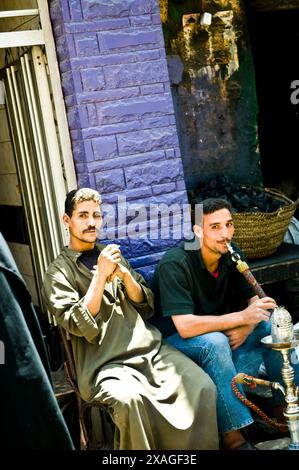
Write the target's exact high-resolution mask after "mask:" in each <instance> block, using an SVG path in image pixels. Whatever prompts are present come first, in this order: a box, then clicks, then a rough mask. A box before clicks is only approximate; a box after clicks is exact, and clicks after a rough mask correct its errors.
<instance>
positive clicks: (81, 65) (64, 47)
mask: <svg viewBox="0 0 299 470" xmlns="http://www.w3.org/2000/svg"><path fill="white" fill-rule="evenodd" d="M49 7H50V14H51V20H52V25H53V32H54V37H55V42H56V48H57V56H58V61H59V67H60V72H61V78H62V86H63V93H64V98H65V105H66V109H67V116H68V123H69V129H70V133H71V140H72V146H73V155H74V161H75V166H76V172H77V178H78V186H79V187H84V186H90V187H93V188H96V189H98V190H99V191H100V193H101V194H102V198H103V202H104V203H111V204H115V203H116V202H117V198H118V196H123V197H126V200H127V203H128V204H129V203H132V202H134V203H135V204H136V203H138V204H146V205H149V204H150V203H153V204H156V203H165V204H168V205H170V204H173V203H179V204H183V203H187V196H186V190H185V183H184V175H183V169H182V162H181V156H180V150H179V144H178V138H177V130H176V125H175V116H174V110H173V103H172V97H171V92H170V84H169V78H168V72H167V64H166V59H165V49H164V39H163V33H162V28H161V20H160V12H159V5H158V0H116V1H113V2H111V0H101V1H100V2H99V1H98V0H50V2H49ZM112 235H113V234H112ZM115 235H116V237H117V236H118V233H116V234H115ZM113 238H114V237H113ZM120 244H121V246H122V251H123V254H124V255H125V256H126V257H128V258H129V259H131V261H132V264H133V265H134V266H135V267H137V268H138V269H139V270H140V271H141V272H142V273H143V274H145V276H146V277H148V278H149V277H151V274H152V272H153V269H154V265H155V263H156V262H157V260H158V259H159V258H160V256H161V254H162V252H163V251H164V250H165V249H166V248H168V247H169V246H171V245H174V244H177V240H171V239H168V240H167V239H166V240H162V241H161V240H150V239H128V238H127V237H125V238H124V239H122V240H120Z"/></svg>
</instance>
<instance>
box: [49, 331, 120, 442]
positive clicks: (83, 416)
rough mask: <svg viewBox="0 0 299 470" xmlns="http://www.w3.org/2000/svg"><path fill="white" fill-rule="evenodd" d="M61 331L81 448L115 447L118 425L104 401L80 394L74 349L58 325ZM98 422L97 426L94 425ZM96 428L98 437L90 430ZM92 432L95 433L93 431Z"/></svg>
mask: <svg viewBox="0 0 299 470" xmlns="http://www.w3.org/2000/svg"><path fill="white" fill-rule="evenodd" d="M58 329H59V333H60V336H61V339H62V344H63V349H64V352H65V362H64V368H65V371H66V375H67V379H68V381H69V383H70V385H71V387H72V389H73V390H74V392H75V395H76V401H77V407H78V415H79V429H80V449H81V450H86V449H90V448H93V449H102V450H103V449H109V450H112V449H113V448H114V442H115V439H116V427H115V425H114V423H113V422H112V419H111V417H110V415H109V413H108V410H107V407H105V405H103V404H102V403H99V402H97V401H92V400H91V401H85V400H83V398H82V397H81V395H80V392H79V388H78V384H77V375H76V368H75V362H74V356H73V350H72V344H71V341H70V340H69V339H68V338H67V334H66V332H65V330H64V329H63V328H62V327H58ZM93 409H97V410H98V413H96V416H95V413H94V414H93V416H92V410H93ZM88 410H89V411H90V416H89V418H90V426H88V425H87V411H88ZM94 424H96V426H94ZM89 427H90V428H93V427H94V428H96V431H97V432H96V434H97V436H96V438H95V436H94V437H93V438H92V437H91V436H90V431H93V429H91V430H90V429H88V428H89ZM91 434H93V433H92V432H91Z"/></svg>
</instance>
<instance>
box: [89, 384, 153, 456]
mask: <svg viewBox="0 0 299 470" xmlns="http://www.w3.org/2000/svg"><path fill="white" fill-rule="evenodd" d="M123 379H124V377H122V378H121V379H120V378H117V377H110V378H107V379H104V380H103V381H102V382H101V383H100V384H99V385H100V390H99V392H98V393H97V394H96V395H95V396H94V398H93V399H94V400H95V401H96V400H98V401H100V402H101V403H103V404H104V405H107V408H108V409H109V411H110V413H111V416H112V419H113V421H114V423H115V425H116V427H117V428H118V430H119V450H149V449H155V438H154V436H153V435H152V430H151V426H150V423H149V419H148V416H147V413H146V410H145V407H144V404H143V398H142V396H141V395H140V394H139V392H138V388H137V387H136V385H135V384H134V383H133V382H132V381H131V380H130V376H129V375H128V377H127V379H128V380H123Z"/></svg>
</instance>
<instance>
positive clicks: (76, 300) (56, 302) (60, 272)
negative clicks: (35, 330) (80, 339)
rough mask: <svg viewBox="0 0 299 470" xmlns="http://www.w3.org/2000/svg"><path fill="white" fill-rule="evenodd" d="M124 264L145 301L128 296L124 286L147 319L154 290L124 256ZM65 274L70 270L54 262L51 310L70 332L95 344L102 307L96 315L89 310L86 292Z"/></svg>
mask: <svg viewBox="0 0 299 470" xmlns="http://www.w3.org/2000/svg"><path fill="white" fill-rule="evenodd" d="M122 264H123V265H124V266H125V267H127V268H128V269H129V271H130V273H131V274H132V276H133V277H134V279H135V280H136V281H137V282H138V284H139V285H140V287H141V288H142V290H143V294H144V301H143V302H142V303H139V304H138V303H136V302H133V301H132V300H131V299H129V298H128V295H127V293H126V291H125V289H124V286H123V290H124V293H125V295H126V298H127V300H128V301H129V302H130V303H131V304H132V305H134V307H135V309H136V310H137V311H138V313H139V314H140V315H141V316H142V317H143V319H146V318H149V317H150V316H151V315H152V314H153V294H152V291H151V290H150V289H149V287H147V286H146V283H145V280H144V279H143V277H142V276H141V274H139V273H137V272H135V271H134V270H133V268H132V267H131V266H130V264H129V262H128V261H126V260H125V258H123V257H122ZM65 273H66V270H65V269H63V267H62V266H61V268H58V267H57V265H56V264H55V263H52V265H50V267H49V268H48V270H47V272H46V274H45V279H44V285H43V298H44V301H45V303H46V306H47V308H48V311H49V312H50V313H51V314H52V315H54V317H55V318H56V321H57V323H58V324H59V325H61V326H62V327H63V328H64V329H65V330H66V331H67V332H68V333H70V334H72V335H74V336H84V337H85V338H86V340H87V341H89V342H90V343H94V342H96V341H98V340H99V338H100V337H101V324H102V320H101V310H100V311H99V313H98V314H97V315H96V316H95V317H93V316H92V315H91V314H90V313H89V311H88V308H87V307H86V306H85V305H84V295H85V294H84V295H80V293H79V292H78V289H77V288H76V282H75V280H74V279H72V277H71V274H70V272H69V276H68V277H67V276H66V274H65ZM103 295H105V292H104V294H103Z"/></svg>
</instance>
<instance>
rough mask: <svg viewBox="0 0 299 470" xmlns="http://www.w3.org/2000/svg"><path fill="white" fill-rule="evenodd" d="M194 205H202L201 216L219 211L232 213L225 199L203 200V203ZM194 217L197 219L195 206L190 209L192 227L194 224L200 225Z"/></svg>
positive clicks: (230, 206) (229, 204) (211, 198)
mask: <svg viewBox="0 0 299 470" xmlns="http://www.w3.org/2000/svg"><path fill="white" fill-rule="evenodd" d="M196 204H198V205H200V204H201V205H202V213H203V215H207V214H213V213H214V212H216V211H220V210H221V209H227V210H228V211H229V212H230V213H231V214H232V212H233V208H232V205H231V203H230V202H229V201H227V200H226V199H221V198H216V197H210V198H208V199H204V200H203V201H200V202H197V203H196ZM196 216H197V217H198V214H197V213H196V210H195V206H194V207H192V211H191V221H192V225H194V224H196V225H201V223H202V221H200V220H195V217H196Z"/></svg>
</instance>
